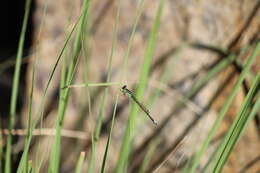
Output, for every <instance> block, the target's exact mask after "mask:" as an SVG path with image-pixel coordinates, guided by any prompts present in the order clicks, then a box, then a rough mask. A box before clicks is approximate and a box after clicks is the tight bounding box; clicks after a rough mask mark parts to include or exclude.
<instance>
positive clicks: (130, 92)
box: [121, 85, 157, 125]
mask: <svg viewBox="0 0 260 173" xmlns="http://www.w3.org/2000/svg"><path fill="white" fill-rule="evenodd" d="M121 91H122V92H123V93H124V94H128V95H129V96H130V98H131V99H133V101H134V102H135V103H136V104H137V105H138V106H139V107H140V108H141V109H142V110H143V111H144V112H145V114H146V115H147V116H148V117H149V118H150V120H152V122H153V123H154V124H155V125H157V122H156V121H155V120H154V119H153V117H151V115H150V112H149V110H148V109H147V108H146V107H145V106H144V105H143V104H142V103H141V102H139V101H138V100H137V98H136V97H135V95H134V94H133V93H132V91H130V90H129V89H127V88H126V85H124V86H123V87H122V88H121Z"/></svg>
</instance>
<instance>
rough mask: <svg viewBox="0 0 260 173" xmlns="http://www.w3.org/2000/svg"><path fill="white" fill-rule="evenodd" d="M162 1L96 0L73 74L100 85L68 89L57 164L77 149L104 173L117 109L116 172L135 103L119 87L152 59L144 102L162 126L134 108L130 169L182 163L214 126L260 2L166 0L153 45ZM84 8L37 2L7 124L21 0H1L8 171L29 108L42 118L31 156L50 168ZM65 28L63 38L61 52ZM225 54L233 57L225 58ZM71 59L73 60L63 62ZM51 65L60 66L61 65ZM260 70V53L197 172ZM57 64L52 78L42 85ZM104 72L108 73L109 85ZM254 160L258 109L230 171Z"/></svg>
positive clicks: (77, 80) (257, 29) (259, 161)
mask: <svg viewBox="0 0 260 173" xmlns="http://www.w3.org/2000/svg"><path fill="white" fill-rule="evenodd" d="M159 3H160V1H159V0H152V1H148V0H144V1H141V0H132V1H124V0H104V1H95V0H94V1H89V3H88V13H87V20H86V21H85V25H84V26H85V27H84V29H83V34H82V35H81V37H80V44H81V46H80V48H79V50H78V53H76V56H77V58H78V59H77V62H76V63H75V68H74V69H73V74H74V78H73V80H72V84H73V85H76V86H78V84H86V83H92V84H100V85H101V86H96V85H93V86H91V85H90V86H82V85H81V87H73V86H71V87H69V90H70V93H69V97H68V103H67V105H66V112H65V115H64V119H63V120H62V130H61V141H62V144H61V157H60V159H61V160H60V164H59V172H65V173H66V172H74V169H75V167H76V165H77V160H78V158H79V155H80V153H81V152H85V160H84V164H83V168H82V170H84V171H86V170H88V172H100V170H101V165H102V160H103V156H104V152H105V148H106V144H107V140H108V137H109V132H110V129H111V122H112V119H113V118H112V117H113V112H115V114H114V115H115V121H114V124H113V125H114V126H113V131H112V132H113V133H112V134H111V141H110V147H109V152H108V156H107V164H106V171H105V172H115V168H116V167H117V166H116V165H117V163H118V159H119V158H120V152H122V150H120V148H121V146H122V145H123V144H122V143H123V142H122V141H123V138H124V134H125V131H126V127H127V126H128V119H129V114H130V111H131V109H132V106H133V105H131V101H130V98H129V97H127V96H125V95H123V94H122V92H121V91H120V88H121V87H122V86H123V85H127V88H128V89H129V90H131V91H132V92H133V93H136V91H137V88H138V86H139V85H140V83H142V82H144V81H143V79H142V78H141V77H140V76H142V75H141V74H142V71H143V69H144V68H145V67H144V65H143V64H145V61H146V57H149V58H150V61H151V62H150V66H149V70H148V75H147V76H148V79H147V81H146V80H145V82H144V83H146V82H147V84H146V85H145V89H144V93H143V95H142V97H141V100H140V101H141V102H142V103H143V104H144V105H145V106H146V107H147V109H149V111H150V113H151V115H152V117H153V118H154V119H155V120H156V121H157V122H158V125H157V126H155V125H154V124H153V123H152V122H151V121H150V120H149V119H148V118H147V117H146V116H145V114H144V113H143V112H142V111H141V110H140V109H139V110H138V114H137V116H136V121H135V128H134V130H133V131H132V132H131V135H133V136H134V138H133V140H132V141H131V142H130V145H131V152H130V154H129V157H128V166H127V168H125V172H138V170H140V169H144V172H153V171H154V170H155V169H156V168H159V166H161V167H160V168H159V170H158V171H157V172H162V173H164V172H180V170H182V169H183V168H184V167H185V165H187V163H188V162H189V161H190V160H191V158H192V157H193V156H194V154H195V152H196V151H197V150H198V149H199V148H200V146H201V144H202V142H203V141H204V140H205V139H206V137H207V134H208V133H209V131H210V129H212V126H213V124H214V122H215V120H216V118H217V117H218V115H219V111H220V110H221V109H222V107H223V106H224V104H225V101H226V100H227V98H228V97H229V95H230V93H231V92H232V90H233V87H234V84H235V82H236V81H237V79H238V77H239V76H240V73H241V71H242V69H243V63H244V62H245V60H246V59H247V58H248V57H249V56H250V55H251V54H252V52H253V51H254V48H255V46H256V43H257V42H259V38H260V9H259V7H260V1H259V0H248V1H244V0H239V1H234V0H231V1H226V0H210V1H205V0H165V1H164V6H163V7H162V13H161V16H160V26H159V28H158V32H157V37H156V41H155V42H154V47H153V48H151V49H152V51H151V53H150V54H149V53H147V49H148V48H149V45H150V46H151V42H152V41H151V35H150V33H151V31H152V28H153V27H154V23H155V21H156V16H157V15H158V12H157V10H158V7H159ZM82 6H83V1H80V0H77V1H70V0H56V1H50V0H35V1H32V2H31V7H30V14H29V19H28V25H27V30H26V35H25V42H24V48H23V56H22V66H21V73H20V80H19V88H18V96H17V107H16V114H15V121H14V127H13V130H12V131H11V132H10V130H8V116H9V109H10V102H11V99H10V98H11V93H12V83H13V76H14V68H15V59H16V54H17V47H18V42H19V37H20V32H21V28H22V21H23V16H24V13H25V10H24V9H25V8H24V7H25V1H19V2H10V1H5V2H3V3H2V5H1V7H0V8H1V10H0V12H1V16H2V20H1V22H2V25H1V27H0V31H1V33H2V36H1V42H0V44H1V46H0V57H1V59H0V75H1V77H0V96H1V97H0V98H1V99H0V103H1V104H0V111H1V112H0V116H1V117H0V118H1V119H0V120H1V129H2V133H1V134H2V137H1V146H2V148H3V152H1V159H2V162H1V169H2V171H4V166H3V165H4V164H5V159H4V154H5V145H6V141H7V135H8V134H12V136H13V137H12V139H13V141H12V152H11V154H12V162H11V165H12V172H16V169H17V167H18V164H19V162H20V159H21V156H22V153H23V151H24V144H25V135H26V133H27V132H26V129H27V128H28V115H29V112H30V109H31V115H32V119H33V121H34V122H36V123H35V129H34V131H33V138H32V141H31V144H30V150H29V154H28V160H32V165H34V166H35V167H38V168H39V170H38V171H39V172H47V170H48V165H49V161H50V158H51V153H52V149H53V146H54V142H55V140H54V136H55V126H56V123H57V121H59V120H58V119H57V117H58V114H59V113H58V112H59V111H58V108H59V100H60V98H59V97H60V93H61V90H62V89H60V88H61V86H60V83H61V82H62V68H69V66H70V64H73V62H74V61H73V58H74V56H75V53H74V52H73V51H74V50H75V42H76V41H77V34H76V33H72V35H71V37H70V38H69V35H70V33H71V31H72V30H73V27H74V25H75V24H77V23H80V22H79V21H78V20H79V18H80V16H81V10H82ZM67 38H69V41H68V44H67V45H66V49H65V51H64V52H62V50H63V48H64V45H65V44H66V39H67ZM61 52H62V56H61V59H60V60H59V58H60V55H61ZM231 55H235V56H237V57H239V60H240V61H239V62H240V63H239V62H238V61H227V59H228V58H230V56H231ZM224 60H226V61H227V62H225V63H224ZM64 62H65V64H66V63H67V65H64V66H63V65H62V64H64ZM55 63H57V68H56V69H55V71H54V70H53V69H54V67H55ZM148 64H149V63H148ZM259 69H260V54H259V53H258V55H257V57H256V58H255V61H254V62H253V64H252V66H251V67H250V72H251V74H252V75H251V76H247V77H246V79H245V80H244V82H243V84H242V86H241V87H240V89H239V91H238V93H237V94H236V96H235V98H234V100H233V102H232V105H231V106H229V109H228V112H227V113H226V114H225V117H224V119H223V121H222V122H221V125H220V127H219V128H218V130H217V133H216V134H215V135H214V137H213V139H212V140H211V142H210V144H209V147H208V148H207V151H206V152H205V154H204V155H203V157H202V160H201V161H200V164H199V166H198V168H197V170H196V172H202V170H203V169H204V168H205V165H207V162H208V160H209V159H210V158H211V155H212V154H213V153H214V151H215V150H216V147H217V146H218V144H219V143H220V142H221V140H222V139H223V137H224V135H225V134H226V132H227V130H228V129H229V128H230V126H231V124H232V122H233V120H234V119H235V117H236V115H237V114H238V112H239V109H240V108H241V105H242V103H243V100H244V98H245V95H246V94H247V93H248V91H249V89H250V86H251V85H252V81H253V77H252V76H255V75H256V74H257V72H259ZM52 72H54V74H53V78H52V79H51V80H50V85H49V87H48V89H47V90H46V86H47V84H48V82H49V78H50V75H51V73H52ZM68 73H69V72H67V74H68ZM32 75H34V76H32ZM32 77H34V78H33V79H34V80H32ZM32 81H33V82H32ZM109 82H112V83H111V84H109V85H108V86H104V85H103V84H104V83H109ZM32 86H33V96H31V89H32ZM63 89H64V88H63ZM30 98H31V99H32V106H31V107H30V106H29V105H30ZM132 104H134V103H132ZM115 106H116V111H114V108H115ZM38 115H40V116H39V117H38ZM99 127H101V128H100V129H99ZM93 146H94V147H93ZM147 153H148V154H149V153H151V154H150V155H151V156H150V159H148V161H147V164H146V165H145V168H142V165H143V164H141V163H143V161H144V160H145V158H147V157H146V156H147V155H148V154H147ZM90 162H91V163H94V164H93V168H90V166H89V165H92V164H90ZM259 165H260V115H259V112H258V114H257V115H256V116H255V118H254V119H253V120H252V121H250V123H249V124H248V126H247V128H246V130H245V131H244V134H243V136H242V137H241V138H240V140H239V142H238V143H237V145H236V146H235V148H234V150H233V152H232V153H231V155H230V157H229V159H228V161H227V163H226V164H225V166H224V169H223V172H225V173H233V172H234V173H238V172H241V173H242V172H248V173H257V172H259V171H260V166H259ZM90 170H91V171H90ZM206 172H207V171H206ZM209 172H210V171H209Z"/></svg>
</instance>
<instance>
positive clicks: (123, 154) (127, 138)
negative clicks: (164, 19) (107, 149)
mask: <svg viewBox="0 0 260 173" xmlns="http://www.w3.org/2000/svg"><path fill="white" fill-rule="evenodd" d="M163 4H164V0H161V1H160V5H159V7H158V10H157V14H156V18H155V21H154V24H153V28H152V31H151V33H150V36H149V41H148V46H147V50H146V52H145V58H144V63H143V67H142V70H141V73H140V78H139V85H138V88H137V92H136V98H137V99H139V100H141V98H142V96H143V94H144V90H145V87H146V84H147V81H148V75H149V70H150V66H151V61H152V55H153V51H154V48H155V43H156V38H157V33H158V30H159V26H160V17H161V13H162V9H163ZM137 113H138V105H136V104H133V106H132V108H131V112H130V115H129V119H128V123H127V127H126V130H125V135H124V139H123V143H122V146H121V151H120V156H119V159H118V162H117V167H116V171H115V172H116V173H121V172H124V170H125V166H126V163H127V160H128V155H129V152H130V144H131V141H132V135H131V132H132V131H133V130H134V126H135V119H136V115H137Z"/></svg>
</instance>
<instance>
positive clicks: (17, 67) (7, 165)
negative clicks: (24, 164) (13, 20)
mask: <svg viewBox="0 0 260 173" xmlns="http://www.w3.org/2000/svg"><path fill="white" fill-rule="evenodd" d="M30 7H31V0H26V2H25V14H24V18H23V24H22V31H21V35H20V40H19V45H18V50H17V56H16V64H15V72H14V79H13V88H12V95H11V106H10V114H9V124H8V129H9V132H11V130H12V129H13V126H14V122H15V114H16V106H17V96H18V87H19V79H20V71H21V64H22V56H23V48H24V39H25V33H26V28H27V23H28V18H29V12H30ZM11 147H12V134H11V133H9V134H8V137H7V144H6V153H5V154H6V155H5V173H10V172H11Z"/></svg>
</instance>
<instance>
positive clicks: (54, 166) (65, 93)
mask: <svg viewBox="0 0 260 173" xmlns="http://www.w3.org/2000/svg"><path fill="white" fill-rule="evenodd" d="M87 11H88V0H85V1H84V2H83V9H82V12H81V14H82V18H80V19H79V26H78V28H77V34H76V39H75V42H74V48H73V53H72V58H73V59H72V63H71V64H70V67H69V71H68V74H67V79H66V85H70V84H71V82H72V80H73V78H74V73H75V69H76V65H77V62H78V55H79V52H80V49H81V33H82V30H83V29H84V26H83V24H85V22H84V21H85V19H86V16H87ZM62 87H64V86H62ZM62 87H61V88H62ZM68 98H69V89H68V88H66V89H64V90H61V92H60V100H59V106H58V117H57V120H56V135H55V142H54V147H53V151H52V155H51V159H50V166H49V172H50V173H56V172H59V164H60V149H61V148H60V147H61V128H62V126H63V120H64V116H65V112H66V107H67V103H68Z"/></svg>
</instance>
